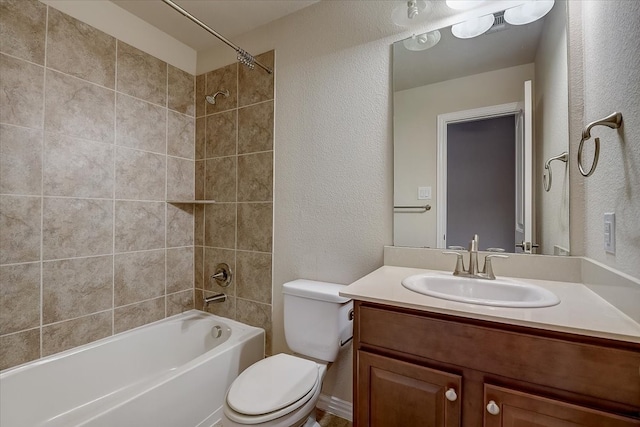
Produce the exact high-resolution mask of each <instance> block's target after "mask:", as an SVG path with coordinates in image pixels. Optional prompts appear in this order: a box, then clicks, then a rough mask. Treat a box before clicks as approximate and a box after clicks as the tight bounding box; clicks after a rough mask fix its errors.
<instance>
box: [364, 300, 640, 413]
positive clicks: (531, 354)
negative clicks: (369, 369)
mask: <svg viewBox="0 0 640 427" xmlns="http://www.w3.org/2000/svg"><path fill="white" fill-rule="evenodd" d="M356 314H357V316H356V319H357V320H358V321H357V324H356V328H357V336H358V343H357V344H358V346H359V347H360V346H373V347H379V348H382V349H388V350H393V351H396V352H401V353H405V354H409V355H413V356H417V357H420V358H426V359H431V360H434V361H438V362H442V363H447V364H452V365H457V366H460V367H465V368H471V369H474V370H477V371H481V372H485V373H490V374H495V375H500V376H503V377H507V378H511V379H516V380H519V381H526V382H530V383H533V384H539V385H542V386H548V387H553V388H556V389H560V390H566V391H570V392H574V393H579V394H582V395H585V396H592V397H596V398H599V399H606V400H609V401H615V402H620V403H624V404H627V405H631V406H632V407H639V408H640V345H638V344H633V343H622V342H618V341H611V340H604V339H593V338H587V337H581V336H578V335H572V334H560V333H554V332H547V331H542V330H537V329H532V328H525V327H516V326H511V325H502V324H499V323H494V322H485V321H476V320H471V319H464V318H459V317H453V316H445V315H438V314H431V313H425V312H419V311H413V310H404V309H396V308H393V307H387V306H379V305H376V304H369V303H362V302H358V304H357V313H356Z"/></svg>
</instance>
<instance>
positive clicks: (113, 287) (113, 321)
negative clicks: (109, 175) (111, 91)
mask: <svg viewBox="0 0 640 427" xmlns="http://www.w3.org/2000/svg"><path fill="white" fill-rule="evenodd" d="M119 44H120V41H119V40H118V39H116V54H115V56H116V63H115V67H114V74H115V76H114V82H113V86H114V88H115V89H116V96H114V97H113V113H114V114H113V138H114V141H113V145H114V148H113V193H112V194H113V223H112V230H111V233H112V234H111V237H112V242H111V243H112V248H111V252H112V256H113V259H112V261H111V262H112V268H111V335H115V333H116V255H115V253H116V188H118V177H117V158H118V153H117V150H118V148H117V147H118V91H117V89H118V47H119Z"/></svg>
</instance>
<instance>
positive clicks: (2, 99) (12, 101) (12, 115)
mask: <svg viewBox="0 0 640 427" xmlns="http://www.w3.org/2000/svg"><path fill="white" fill-rule="evenodd" d="M43 92H44V68H43V67H41V66H39V65H34V64H30V63H28V62H26V61H22V60H20V59H16V58H11V57H9V56H7V55H2V54H0V105H1V106H2V108H0V122H2V123H7V124H12V125H18V126H26V127H32V128H42V112H43V109H42V94H43Z"/></svg>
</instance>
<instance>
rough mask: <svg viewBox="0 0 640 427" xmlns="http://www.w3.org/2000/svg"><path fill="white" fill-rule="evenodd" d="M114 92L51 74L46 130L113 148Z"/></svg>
mask: <svg viewBox="0 0 640 427" xmlns="http://www.w3.org/2000/svg"><path fill="white" fill-rule="evenodd" d="M114 99H115V93H114V92H113V91H112V90H109V89H105V88H103V87H101V86H97V85H94V84H92V83H88V82H85V81H83V80H80V79H77V78H74V77H71V76H68V75H65V74H60V73H58V72H56V71H52V70H47V88H46V93H45V107H44V114H45V121H44V123H45V130H47V131H49V132H56V133H64V134H66V135H70V136H76V137H78V138H84V139H90V140H92V141H99V142H106V143H109V144H113V140H114V135H115V134H114V126H113V122H114V116H115V111H114Z"/></svg>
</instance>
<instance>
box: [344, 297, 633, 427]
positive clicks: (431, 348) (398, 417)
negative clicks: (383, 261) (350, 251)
mask: <svg viewBox="0 0 640 427" xmlns="http://www.w3.org/2000/svg"><path fill="white" fill-rule="evenodd" d="M354 314H355V318H354V320H355V324H354V426H356V427H414V426H415V427H432V426H433V427H450V426H462V427H480V426H483V425H484V426H486V427H498V426H501V427H525V426H526V427H543V426H544V427H569V426H571V427H576V426H586V427H631V426H633V427H640V344H635V343H628V342H622V341H615V340H607V339H601V338H592V337H585V336H579V335H574V334H568V333H559V332H552V331H544V330H540V329H533V328H528V327H523V326H514V325H507V324H500V323H495V322H489V321H481V320H474V319H467V318H463V317H458V316H449V315H440V314H435V313H429V312H425V311H416V310H409V309H402V308H397V307H392V306H386V305H380V304H373V303H368V302H362V301H356V302H355V305H354Z"/></svg>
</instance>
